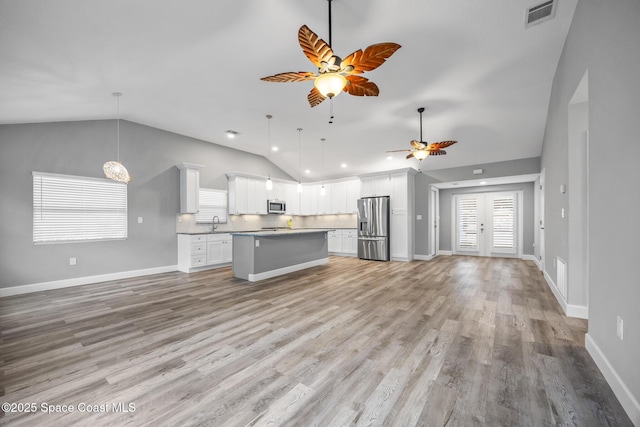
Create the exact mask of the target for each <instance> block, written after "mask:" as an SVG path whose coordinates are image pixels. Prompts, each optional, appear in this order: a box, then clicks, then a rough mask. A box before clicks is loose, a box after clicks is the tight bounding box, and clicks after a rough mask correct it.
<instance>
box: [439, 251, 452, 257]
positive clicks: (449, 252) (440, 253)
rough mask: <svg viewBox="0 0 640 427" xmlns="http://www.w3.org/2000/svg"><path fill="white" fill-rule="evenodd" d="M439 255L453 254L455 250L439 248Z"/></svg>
mask: <svg viewBox="0 0 640 427" xmlns="http://www.w3.org/2000/svg"><path fill="white" fill-rule="evenodd" d="M438 255H446V256H451V255H453V251H443V250H439V251H438Z"/></svg>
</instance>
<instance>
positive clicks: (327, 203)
mask: <svg viewBox="0 0 640 427" xmlns="http://www.w3.org/2000/svg"><path fill="white" fill-rule="evenodd" d="M322 187H323V184H320V185H318V211H317V212H318V215H328V214H330V213H331V185H330V184H324V196H323V195H322Z"/></svg>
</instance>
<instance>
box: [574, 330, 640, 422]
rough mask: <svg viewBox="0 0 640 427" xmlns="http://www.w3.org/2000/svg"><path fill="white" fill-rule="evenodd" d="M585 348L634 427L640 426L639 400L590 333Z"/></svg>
mask: <svg viewBox="0 0 640 427" xmlns="http://www.w3.org/2000/svg"><path fill="white" fill-rule="evenodd" d="M584 346H585V348H586V349H587V352H588V353H589V354H590V355H591V357H592V358H593V361H594V362H596V366H598V369H600V372H602V375H603V376H604V378H605V379H606V380H607V383H609V386H610V387H611V389H612V390H613V393H614V394H615V395H616V397H617V398H618V400H619V401H620V404H621V405H622V407H623V408H624V410H625V411H626V412H627V415H629V418H631V422H632V423H633V425H636V426H640V403H638V400H637V399H636V398H635V397H634V396H633V394H631V391H630V390H629V388H628V387H627V385H626V384H625V383H624V381H623V380H622V378H620V375H618V373H617V372H616V370H615V369H614V368H613V366H611V363H609V360H608V359H607V357H606V356H605V355H604V353H603V352H602V350H600V347H599V346H598V344H596V342H595V341H594V340H593V338H592V337H591V335H589V334H588V333H587V334H586V335H585V337H584Z"/></svg>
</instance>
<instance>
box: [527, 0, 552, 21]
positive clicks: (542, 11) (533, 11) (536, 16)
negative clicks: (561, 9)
mask: <svg viewBox="0 0 640 427" xmlns="http://www.w3.org/2000/svg"><path fill="white" fill-rule="evenodd" d="M557 2H558V0H549V1H546V2H544V3H541V4H539V5H537V6H533V7H532V8H529V9H527V14H526V22H525V25H524V26H525V28H529V27H532V26H534V25H538V24H541V23H543V22H545V21H548V20H550V19H553V17H554V15H555V14H556V3H557Z"/></svg>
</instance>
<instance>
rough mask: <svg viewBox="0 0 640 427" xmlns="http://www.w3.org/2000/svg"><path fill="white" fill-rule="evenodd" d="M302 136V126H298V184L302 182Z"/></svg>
mask: <svg viewBox="0 0 640 427" xmlns="http://www.w3.org/2000/svg"><path fill="white" fill-rule="evenodd" d="M301 137H302V128H298V184H300V183H301V182H302V160H301V159H302V154H301V153H302V144H301V142H300V140H301Z"/></svg>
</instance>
